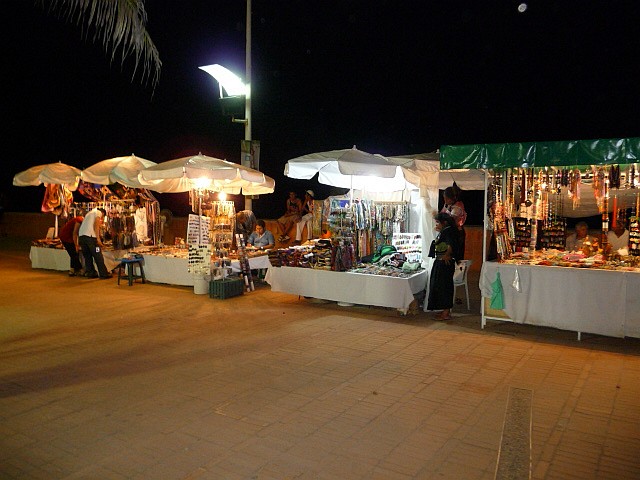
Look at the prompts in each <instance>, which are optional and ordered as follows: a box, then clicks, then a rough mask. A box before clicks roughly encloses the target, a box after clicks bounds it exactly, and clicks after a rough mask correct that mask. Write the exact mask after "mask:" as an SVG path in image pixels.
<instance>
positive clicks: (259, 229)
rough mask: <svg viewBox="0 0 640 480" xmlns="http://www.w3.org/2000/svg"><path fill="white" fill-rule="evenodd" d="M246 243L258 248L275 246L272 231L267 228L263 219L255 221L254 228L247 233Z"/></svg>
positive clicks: (265, 248) (266, 248) (263, 248)
mask: <svg viewBox="0 0 640 480" xmlns="http://www.w3.org/2000/svg"><path fill="white" fill-rule="evenodd" d="M247 244H248V245H252V246H254V247H256V248H258V249H260V250H268V249H270V248H273V247H274V246H275V244H276V241H275V239H274V238H273V233H271V232H270V231H269V230H267V228H266V224H265V223H264V220H258V221H257V222H256V230H255V231H254V232H253V233H252V234H251V235H249V240H248V241H247Z"/></svg>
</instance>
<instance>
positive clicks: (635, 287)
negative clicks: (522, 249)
mask: <svg viewBox="0 0 640 480" xmlns="http://www.w3.org/2000/svg"><path fill="white" fill-rule="evenodd" d="M516 271H517V274H518V278H519V285H520V291H518V290H517V289H516V288H515V287H514V280H515V278H516ZM497 272H500V280H501V284H502V290H503V298H504V312H505V313H506V314H507V315H508V316H509V317H510V319H511V320H513V321H514V322H517V323H526V324H532V325H543V326H549V327H555V328H560V329H564V330H573V331H576V332H584V333H595V334H599V335H607V336H612V337H623V336H627V337H640V273H638V272H625V271H611V270H597V269H588V268H569V267H549V266H535V265H511V264H502V263H495V262H484V264H483V266H482V272H481V278H480V289H481V291H482V296H483V297H487V298H491V295H492V291H493V290H492V288H491V284H492V283H493V282H494V281H495V279H496V273H497ZM488 318H493V317H488Z"/></svg>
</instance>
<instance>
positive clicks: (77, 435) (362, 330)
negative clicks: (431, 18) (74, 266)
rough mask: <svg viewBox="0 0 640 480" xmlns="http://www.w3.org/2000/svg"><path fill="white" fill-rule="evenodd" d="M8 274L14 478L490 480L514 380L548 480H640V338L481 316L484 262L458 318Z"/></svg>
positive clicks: (16, 252) (2, 397) (4, 253)
mask: <svg viewBox="0 0 640 480" xmlns="http://www.w3.org/2000/svg"><path fill="white" fill-rule="evenodd" d="M0 269H1V271H2V278H3V280H2V282H3V288H2V289H1V290H0V319H1V320H0V321H1V328H0V360H1V361H0V478H2V479H46V480H52V479H69V480H71V479H108V480H116V479H117V480H120V479H135V480H142V479H149V480H162V479H170V480H209V479H230V480H234V479H243V480H244V479H259V480H271V479H367V480H369V479H373V480H383V479H390V480H391V479H392V480H396V479H398V480H402V479H455V480H460V479H463V480H467V479H469V480H475V479H478V480H489V479H493V478H494V476H495V472H496V462H497V459H498V450H499V447H500V443H501V437H502V429H503V422H504V418H505V408H506V406H507V401H508V394H509V390H510V389H511V388H520V389H527V390H531V391H532V392H533V394H532V411H531V413H532V429H531V462H532V464H531V470H532V478H533V479H545V480H546V479H549V480H552V479H554V480H555V479H616V480H623V479H639V478H640V455H639V453H638V452H640V342H639V341H638V340H636V339H613V338H605V337H599V336H590V335H583V339H582V341H581V342H578V341H577V339H576V335H575V333H573V332H563V331H558V330H553V329H546V328H540V327H529V326H522V325H513V324H508V323H497V322H496V323H490V324H489V326H488V327H487V328H486V329H485V330H481V329H480V317H479V315H478V313H477V312H478V310H479V298H478V296H479V293H478V292H477V274H476V276H475V278H472V280H473V281H475V283H474V285H476V286H474V287H473V288H472V291H473V293H472V312H473V313H471V314H468V312H467V311H466V309H465V308H464V306H462V305H456V307H455V308H454V310H453V313H454V316H455V319H454V320H453V321H451V322H447V323H439V322H434V321H432V320H431V319H430V316H429V315H427V314H426V313H422V312H421V313H419V314H417V315H414V316H406V317H402V316H399V315H398V314H397V313H396V312H395V311H393V310H389V309H383V308H370V307H351V308H350V307H340V306H337V305H336V304H335V303H316V302H311V301H309V300H305V299H299V298H298V297H297V296H293V295H286V294H279V293H272V292H271V291H270V290H269V288H268V286H260V287H259V288H258V289H257V290H256V291H255V292H252V293H250V294H246V295H243V296H241V297H236V298H230V299H227V300H212V299H209V298H208V296H206V295H195V294H194V293H193V290H192V289H190V288H185V287H172V286H166V285H157V284H146V285H142V284H135V285H134V286H132V287H129V286H127V285H126V284H122V285H120V286H118V285H117V284H116V279H111V280H106V281H104V280H88V279H80V278H69V277H67V276H66V274H65V273H61V272H52V271H44V270H33V269H31V267H30V262H29V259H28V247H25V246H24V245H22V244H16V243H15V242H13V243H12V242H10V241H8V240H7V239H6V238H5V239H0ZM465 306H466V305H465Z"/></svg>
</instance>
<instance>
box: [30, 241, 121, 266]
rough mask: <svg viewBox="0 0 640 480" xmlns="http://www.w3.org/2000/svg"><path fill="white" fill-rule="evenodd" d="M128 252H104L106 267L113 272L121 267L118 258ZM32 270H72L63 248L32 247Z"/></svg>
mask: <svg viewBox="0 0 640 480" xmlns="http://www.w3.org/2000/svg"><path fill="white" fill-rule="evenodd" d="M126 253H127V252H126V250H103V251H102V256H103V257H104V265H105V267H107V270H109V271H111V270H113V269H114V268H116V267H117V266H118V265H120V262H119V261H117V260H116V258H118V257H120V256H122V255H124V254H126ZM29 258H30V259H31V268H44V269H47V270H62V271H68V270H70V269H71V262H70V261H69V254H68V253H67V251H66V250H64V249H61V248H45V247H35V246H32V247H31V251H30V252H29Z"/></svg>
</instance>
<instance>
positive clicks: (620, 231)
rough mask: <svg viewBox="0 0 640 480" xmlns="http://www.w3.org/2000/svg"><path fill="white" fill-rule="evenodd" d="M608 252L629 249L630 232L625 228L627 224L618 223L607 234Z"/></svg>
mask: <svg viewBox="0 0 640 480" xmlns="http://www.w3.org/2000/svg"><path fill="white" fill-rule="evenodd" d="M607 244H608V245H609V247H608V250H609V251H610V252H612V253H615V252H617V251H618V250H620V249H621V248H629V230H627V229H626V228H625V223H624V222H622V221H618V222H617V223H616V226H615V227H613V229H612V230H609V231H608V232H607Z"/></svg>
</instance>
